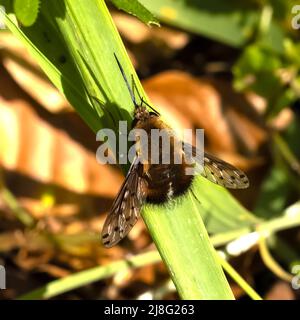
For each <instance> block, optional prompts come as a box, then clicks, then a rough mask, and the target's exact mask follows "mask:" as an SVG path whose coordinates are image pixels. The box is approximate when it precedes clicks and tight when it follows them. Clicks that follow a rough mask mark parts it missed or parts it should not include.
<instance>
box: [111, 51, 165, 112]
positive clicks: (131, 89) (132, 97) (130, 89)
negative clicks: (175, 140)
mask: <svg viewBox="0 0 300 320" xmlns="http://www.w3.org/2000/svg"><path fill="white" fill-rule="evenodd" d="M114 56H115V59H116V61H117V64H118V66H119V69H120V71H121V74H122V76H123V79H124V81H125V83H126V87H127V89H128V91H129V93H130V96H131V100H132V102H133V104H134V106H135V107H138V106H139V104H138V103H137V101H136V98H135V95H134V90H136V92H137V95H138V97H139V99H140V100H141V105H143V104H145V105H146V106H148V107H149V108H150V109H151V110H152V111H153V112H155V113H156V114H157V115H159V112H157V111H156V110H155V109H154V108H153V107H152V106H150V104H149V103H147V102H146V101H145V100H144V98H143V97H142V96H141V95H140V92H139V90H138V88H137V86H136V84H135V81H134V78H133V75H131V81H132V88H131V87H130V85H129V82H128V80H127V77H126V75H125V72H124V69H123V67H122V66H121V63H120V61H119V59H118V57H117V55H116V54H115V53H114Z"/></svg>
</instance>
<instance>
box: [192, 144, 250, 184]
mask: <svg viewBox="0 0 300 320" xmlns="http://www.w3.org/2000/svg"><path fill="white" fill-rule="evenodd" d="M187 150H190V152H187V154H192V155H193V157H194V158H195V161H196V163H197V164H198V165H200V166H201V170H200V174H201V175H202V176H203V177H205V178H206V179H208V180H209V181H211V182H214V183H216V184H219V185H221V186H223V187H225V188H230V189H245V188H248V187H249V180H248V177H247V176H246V174H245V173H244V172H243V171H241V170H239V169H237V168H235V167H234V166H233V165H231V164H229V163H227V162H225V161H223V160H221V159H219V158H217V157H215V156H213V155H211V154H209V153H206V152H204V156H203V159H201V158H200V157H199V155H200V154H201V153H200V152H199V151H197V149H196V148H195V147H194V146H191V145H190V146H188V148H187ZM202 160H203V161H202Z"/></svg>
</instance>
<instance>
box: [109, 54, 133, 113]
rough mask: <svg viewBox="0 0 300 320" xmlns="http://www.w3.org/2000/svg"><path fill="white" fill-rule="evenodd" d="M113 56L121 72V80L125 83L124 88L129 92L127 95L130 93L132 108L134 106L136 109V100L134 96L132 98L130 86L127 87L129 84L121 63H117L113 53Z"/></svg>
mask: <svg viewBox="0 0 300 320" xmlns="http://www.w3.org/2000/svg"><path fill="white" fill-rule="evenodd" d="M114 56H115V59H116V61H117V64H118V66H119V69H120V71H121V74H122V77H123V79H124V81H125V83H126V87H127V89H128V91H129V93H130V96H131V100H132V102H133V104H134V106H135V107H138V104H137V102H136V99H135V96H134V94H133V91H132V90H131V88H130V85H129V82H128V80H127V78H126V75H125V72H124V69H123V68H122V66H121V63H120V61H119V59H118V58H117V55H116V54H115V53H114Z"/></svg>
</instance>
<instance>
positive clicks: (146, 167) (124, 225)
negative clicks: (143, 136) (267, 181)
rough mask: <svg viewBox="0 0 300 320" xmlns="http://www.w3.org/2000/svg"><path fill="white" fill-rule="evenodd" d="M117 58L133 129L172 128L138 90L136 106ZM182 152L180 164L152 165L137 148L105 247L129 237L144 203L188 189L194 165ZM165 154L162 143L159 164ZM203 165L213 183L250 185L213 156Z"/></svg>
mask: <svg viewBox="0 0 300 320" xmlns="http://www.w3.org/2000/svg"><path fill="white" fill-rule="evenodd" d="M115 58H116V62H117V64H118V66H119V69H120V72H121V74H122V76H123V79H124V81H125V83H126V86H127V88H128V90H129V93H130V95H131V99H132V102H133V104H134V108H135V109H134V121H133V127H134V128H136V129H143V130H145V131H146V133H147V135H148V136H150V135H151V129H160V130H161V129H166V128H169V127H168V126H167V125H166V124H165V123H164V122H163V121H162V120H161V119H160V114H159V113H158V112H157V111H155V110H154V109H153V108H152V107H151V106H150V105H149V104H148V103H147V102H146V101H145V100H144V99H143V97H141V96H140V94H139V92H138V90H137V94H138V96H139V99H140V104H138V103H137V101H136V98H135V95H134V88H136V87H135V83H134V81H133V76H132V89H131V87H130V85H129V82H128V80H127V78H126V76H125V72H124V70H123V68H122V66H121V64H120V62H119V60H118V58H117V57H116V55H115ZM146 106H147V107H148V108H150V109H151V112H150V111H148V110H147V108H146ZM177 139H178V138H177V137H176V136H175V134H172V135H171V136H170V149H171V150H170V151H169V152H170V153H172V152H178V150H177V151H176V150H175V147H174V145H175V142H176V141H177ZM190 147H191V154H192V155H193V156H195V157H196V162H197V154H198V153H197V149H196V148H195V147H193V146H190ZM179 152H180V154H181V157H182V158H181V159H182V161H181V163H180V164H177V162H176V163H174V161H170V163H169V164H163V163H158V164H151V161H150V160H149V161H148V163H146V164H144V163H142V162H141V161H140V158H141V153H142V151H141V149H139V148H137V149H136V156H135V158H134V160H133V161H132V163H131V166H130V168H129V171H128V173H127V175H126V178H125V180H124V182H123V184H122V186H121V189H120V191H119V193H118V195H117V197H116V199H115V200H114V202H113V205H112V208H111V210H110V213H109V214H108V216H107V218H106V221H105V223H104V227H103V230H102V242H103V245H104V246H105V247H107V248H110V247H112V246H114V245H115V244H117V243H118V242H119V241H120V240H122V239H123V238H124V237H125V236H126V235H127V234H128V232H129V231H130V230H131V229H132V227H133V226H134V224H135V223H136V222H137V219H138V217H139V215H140V211H141V208H142V206H143V204H144V203H145V202H148V203H153V204H162V203H165V202H167V201H168V200H171V199H173V198H175V197H178V196H180V195H183V194H184V193H185V192H186V191H187V190H188V189H189V187H190V186H191V184H192V181H193V175H187V174H186V171H185V170H186V169H187V168H188V167H191V166H192V165H191V164H188V163H190V162H188V161H187V158H188V157H189V154H188V153H187V152H185V151H184V150H183V149H181V150H179ZM163 153H164V150H163V149H162V147H161V144H159V159H160V161H161V158H162V154H163ZM150 157H151V155H149V159H150ZM199 163H200V161H199ZM201 166H202V170H201V175H202V176H204V177H205V178H207V179H209V180H210V181H211V182H214V183H216V184H219V185H221V186H223V187H226V188H232V189H243V188H247V187H248V186H249V181H248V178H247V176H246V175H245V174H244V173H243V172H242V171H241V170H239V169H237V168H235V167H234V166H232V165H230V164H228V163H226V162H224V161H222V160H220V159H218V158H216V157H214V156H212V155H209V154H207V153H204V157H203V163H201Z"/></svg>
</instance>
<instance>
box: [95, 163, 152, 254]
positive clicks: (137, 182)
mask: <svg viewBox="0 0 300 320" xmlns="http://www.w3.org/2000/svg"><path fill="white" fill-rule="evenodd" d="M142 173H143V167H142V164H141V163H140V162H139V161H138V157H136V158H135V160H134V161H133V163H132V164H131V167H130V169H129V171H128V173H127V176H126V178H125V181H124V182H123V185H122V187H121V189H120V191H119V193H118V195H117V197H116V199H115V200H114V203H113V205H112V208H111V210H110V212H109V214H108V216H107V218H106V220H105V223H104V226H103V230H102V234H101V237H102V243H103V245H104V246H105V247H107V248H110V247H112V246H114V245H116V244H117V243H118V242H119V241H120V240H122V239H123V238H124V237H125V236H126V235H127V234H128V232H129V231H130V230H131V229H132V227H133V226H134V225H135V223H136V222H137V220H138V218H139V215H140V210H141V207H142V205H143V203H144V201H145V199H146V182H145V180H144V179H143V178H142Z"/></svg>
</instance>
